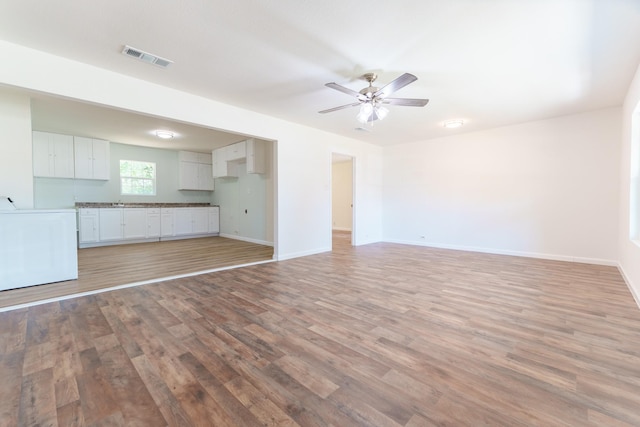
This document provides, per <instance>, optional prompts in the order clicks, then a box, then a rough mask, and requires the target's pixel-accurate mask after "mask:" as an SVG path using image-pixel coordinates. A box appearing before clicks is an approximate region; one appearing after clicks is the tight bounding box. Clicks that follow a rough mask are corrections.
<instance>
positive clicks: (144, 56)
mask: <svg viewBox="0 0 640 427" xmlns="http://www.w3.org/2000/svg"><path fill="white" fill-rule="evenodd" d="M122 53H123V54H124V55H127V56H130V57H132V58H136V59H139V60H140V61H144V62H147V63H149V64H153V65H157V66H159V67H162V68H167V67H168V66H169V65H170V64H173V61H170V60H168V59H166V58H161V57H159V56H158V55H154V54H152V53H149V52H145V51H143V50H140V49H136V48H135V47H131V46H128V45H126V46H125V47H124V49H122Z"/></svg>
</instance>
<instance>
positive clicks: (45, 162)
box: [32, 131, 53, 177]
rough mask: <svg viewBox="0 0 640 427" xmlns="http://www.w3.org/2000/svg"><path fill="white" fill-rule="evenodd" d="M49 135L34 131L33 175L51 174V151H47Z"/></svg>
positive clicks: (46, 175) (44, 175)
mask: <svg viewBox="0 0 640 427" xmlns="http://www.w3.org/2000/svg"><path fill="white" fill-rule="evenodd" d="M49 135H50V134H48V133H45V132H38V131H34V132H33V134H32V136H33V176H43V177H49V176H53V153H52V152H50V151H49V139H50V138H49Z"/></svg>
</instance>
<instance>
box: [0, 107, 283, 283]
mask: <svg viewBox="0 0 640 427" xmlns="http://www.w3.org/2000/svg"><path fill="white" fill-rule="evenodd" d="M31 107H32V128H33V180H34V181H33V195H34V209H32V210H13V209H12V208H11V206H6V209H1V210H0V215H1V216H0V237H1V238H2V240H3V243H4V242H9V241H18V242H20V244H19V245H17V246H18V247H20V248H21V249H20V251H17V250H16V249H15V248H13V249H12V245H8V244H3V245H2V251H3V253H2V254H0V256H1V258H2V259H3V260H2V261H0V263H2V265H0V271H2V273H0V290H6V289H14V288H19V287H23V286H32V285H35V284H42V283H51V282H59V281H67V280H74V279H76V278H77V274H78V273H77V272H78V259H79V257H78V254H79V253H80V251H83V250H85V249H92V248H99V247H112V246H118V245H127V246H130V247H134V248H140V249H139V250H140V251H149V250H150V249H149V248H152V247H150V246H145V245H148V244H153V243H159V242H169V241H174V240H175V241H178V240H186V239H195V238H203V237H204V238H206V237H216V236H221V237H225V238H230V239H234V240H236V241H238V242H246V243H253V244H257V245H263V246H270V247H271V250H272V249H273V228H274V226H273V206H274V179H273V173H272V171H273V167H272V161H273V160H272V159H273V150H274V144H275V143H274V142H272V141H265V140H259V139H254V138H247V137H244V136H242V135H232V134H226V133H222V132H218V131H215V130H210V129H201V128H195V127H193V126H188V125H185V124H182V123H170V122H166V121H165V120H162V119H159V118H153V117H147V116H142V115H134V114H131V113H127V112H122V111H117V110H110V109H105V108H102V107H97V106H89V105H79V104H78V103H74V102H71V101H64V100H53V99H47V98H44V99H37V98H34V99H32V106H31ZM159 129H161V130H163V131H167V129H169V130H170V132H171V138H169V140H166V139H161V138H158V136H157V135H156V133H157V131H158V130H159ZM123 162H124V163H126V162H129V163H131V162H133V163H136V162H137V163H140V164H143V166H144V168H145V169H144V170H145V173H146V174H147V175H148V176H144V177H142V178H140V177H136V176H133V175H135V174H132V173H130V172H126V167H124V166H123ZM150 172H152V174H150ZM149 174H150V175H149ZM9 197H10V195H7V196H5V198H9ZM6 202H7V203H8V204H9V205H10V204H11V203H10V202H8V200H7V201H6ZM36 213H38V214H39V215H40V216H42V215H45V214H48V215H54V214H55V215H54V216H56V215H57V216H62V217H64V218H65V220H64V222H60V221H58V222H54V221H53V219H52V220H46V221H42V220H41V221H40V222H41V223H42V224H46V225H41V226H40V225H37V226H30V225H25V222H24V221H25V220H24V219H21V220H19V221H17V220H15V219H13V218H35V217H36ZM29 214H30V215H29ZM9 218H12V220H11V221H9V220H8V219H9ZM52 218H53V217H52ZM16 221H17V222H16ZM18 230H22V231H18ZM25 230H30V232H29V233H27V231H25ZM16 233H18V234H16ZM47 241H49V242H50V243H49V244H47V243H46V242H47ZM203 241H204V239H203ZM30 242H31V243H30ZM134 244H141V245H134ZM34 245H35V246H37V248H38V249H40V250H44V251H45V252H46V251H48V252H49V255H48V256H49V258H48V259H46V257H45V258H38V257H35V256H34V255H33V254H34V252H33V250H34V249H33V248H32V247H33V246H34ZM28 247H31V248H28ZM47 248H48V249H47ZM18 252H20V253H18ZM271 253H273V252H271ZM53 255H55V257H53ZM30 257H31V258H38V259H39V261H33V262H31V263H28V262H26V260H28V259H29V258H30ZM44 259H46V261H43V260H44ZM80 259H81V258H80ZM105 262H108V260H107V259H105ZM9 264H11V266H9ZM20 265H22V267H20ZM31 265H38V266H40V267H41V268H40V269H39V270H43V271H44V273H38V274H36V270H38V269H37V268H34V267H32V266H31ZM27 266H29V267H27ZM62 266H65V269H66V273H64V274H63V275H59V274H57V273H55V271H56V270H57V269H58V268H57V267H62ZM105 268H115V269H117V268H118V266H105ZM18 271H21V272H23V273H24V274H23V275H21V274H18V273H17V272H18ZM54 273H55V274H54ZM24 275H26V276H29V275H32V276H34V277H33V278H31V277H26V276H24ZM36 276H37V277H36ZM74 276H75V277H74Z"/></svg>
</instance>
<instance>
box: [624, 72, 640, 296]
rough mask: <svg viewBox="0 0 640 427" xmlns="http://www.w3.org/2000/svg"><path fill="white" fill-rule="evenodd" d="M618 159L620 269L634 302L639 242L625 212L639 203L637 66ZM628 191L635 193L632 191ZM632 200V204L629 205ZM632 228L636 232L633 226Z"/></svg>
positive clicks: (639, 292)
mask: <svg viewBox="0 0 640 427" xmlns="http://www.w3.org/2000/svg"><path fill="white" fill-rule="evenodd" d="M634 120H635V121H636V128H635V135H634V134H633V133H632V129H633V121H634ZM620 159H621V165H620V170H621V172H620V188H621V190H620V231H619V245H620V246H619V259H620V270H621V271H622V273H623V276H624V277H625V279H626V280H627V284H628V285H629V287H630V288H631V290H632V292H633V293H634V297H635V299H636V302H637V303H638V305H640V242H638V241H635V242H634V241H632V240H631V237H632V229H631V219H630V216H629V213H630V211H631V209H632V207H633V210H634V213H635V214H636V215H640V210H639V208H640V207H639V206H638V203H639V201H638V199H640V194H638V191H640V183H638V182H636V183H635V184H636V185H635V186H632V185H631V180H632V173H631V166H632V164H633V165H634V167H640V67H638V70H637V71H636V75H635V78H634V79H633V82H632V83H631V86H630V87H629V91H628V92H627V97H626V99H625V102H624V106H623V108H622V154H621V156H620ZM634 187H635V188H634ZM632 191H633V192H634V193H635V194H633V195H632ZM632 201H633V202H634V203H633V204H632ZM634 204H635V206H633V205H634ZM638 221H640V218H639V219H638ZM633 232H634V233H637V229H636V230H633ZM633 237H636V236H633Z"/></svg>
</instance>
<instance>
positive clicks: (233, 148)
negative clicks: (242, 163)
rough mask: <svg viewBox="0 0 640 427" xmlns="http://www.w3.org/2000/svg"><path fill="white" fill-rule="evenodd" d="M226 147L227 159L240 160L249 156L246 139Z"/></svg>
mask: <svg viewBox="0 0 640 427" xmlns="http://www.w3.org/2000/svg"><path fill="white" fill-rule="evenodd" d="M225 148H226V150H227V151H226V155H227V156H226V157H227V161H231V160H240V159H244V158H245V157H247V146H246V141H240V142H236V143H235V144H231V145H228V146H227V147H225Z"/></svg>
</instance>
